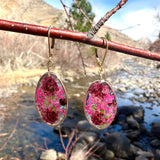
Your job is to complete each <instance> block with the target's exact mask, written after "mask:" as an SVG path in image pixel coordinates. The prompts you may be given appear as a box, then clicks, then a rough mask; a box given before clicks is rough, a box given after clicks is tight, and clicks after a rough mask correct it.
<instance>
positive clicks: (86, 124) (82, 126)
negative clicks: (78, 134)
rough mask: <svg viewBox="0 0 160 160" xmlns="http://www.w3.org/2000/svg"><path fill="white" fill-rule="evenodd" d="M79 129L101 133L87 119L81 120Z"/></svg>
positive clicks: (78, 125)
mask: <svg viewBox="0 0 160 160" xmlns="http://www.w3.org/2000/svg"><path fill="white" fill-rule="evenodd" d="M77 129H78V130H79V131H91V132H95V133H100V131H99V130H98V129H96V128H94V127H92V126H91V125H90V124H89V122H88V121H87V120H81V121H79V122H78V124H77Z"/></svg>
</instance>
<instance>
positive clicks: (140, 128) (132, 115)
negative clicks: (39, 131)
mask: <svg viewBox="0 0 160 160" xmlns="http://www.w3.org/2000/svg"><path fill="white" fill-rule="evenodd" d="M157 66H158V64H156V63H152V62H149V61H141V60H139V59H130V60H126V61H125V62H124V64H123V65H122V66H121V67H120V68H119V69H117V70H116V71H113V72H111V73H109V74H108V79H109V81H111V82H112V84H113V86H114V88H115V92H116V95H117V97H118V106H119V107H118V111H117V115H116V118H115V120H114V122H113V123H112V125H111V126H110V127H108V128H107V129H105V130H102V131H99V130H96V129H94V128H93V127H92V126H90V125H89V123H88V121H87V120H81V121H76V119H75V117H74V116H73V115H72V116H69V117H67V119H66V121H65V122H64V123H63V124H62V125H61V130H62V133H63V134H64V135H65V136H67V137H70V135H71V133H72V131H73V129H74V126H75V125H76V124H78V125H77V130H78V135H79V136H81V135H82V136H81V138H80V139H79V140H78V142H77V143H76V144H75V147H74V149H73V151H72V155H71V159H74V158H75V155H81V157H83V156H84V155H86V153H88V151H89V152H91V154H90V155H89V157H83V159H88V160H99V159H102V160H123V159H128V160H154V159H155V160H159V159H160V136H159V135H160V119H159V115H160V108H159V107H160V98H159V97H160V89H159V86H160V73H159V69H158V67H157ZM79 88H81V87H79ZM80 96H81V95H80ZM148 112H150V113H148ZM75 115H76V113H75ZM73 122H74V123H73ZM54 132H55V133H59V132H58V128H54ZM91 148H92V150H91ZM92 151H93V152H94V154H93V153H92ZM45 153H46V152H45ZM43 156H44V153H42V157H41V159H44V160H45V157H43ZM62 157H63V158H62ZM54 158H55V159H56V158H57V157H54ZM61 158H62V159H64V154H63V156H61ZM75 159H77V160H78V157H76V158H75Z"/></svg>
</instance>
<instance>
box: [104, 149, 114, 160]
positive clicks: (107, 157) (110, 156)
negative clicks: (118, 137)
mask: <svg viewBox="0 0 160 160" xmlns="http://www.w3.org/2000/svg"><path fill="white" fill-rule="evenodd" d="M114 156H115V154H114V152H112V151H111V150H108V149H107V150H105V154H104V155H103V159H105V160H112V159H113V158H114Z"/></svg>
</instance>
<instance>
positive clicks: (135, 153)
mask: <svg viewBox="0 0 160 160" xmlns="http://www.w3.org/2000/svg"><path fill="white" fill-rule="evenodd" d="M131 151H132V152H133V154H134V155H137V152H138V151H142V150H141V149H140V148H139V147H137V146H136V145H133V144H131Z"/></svg>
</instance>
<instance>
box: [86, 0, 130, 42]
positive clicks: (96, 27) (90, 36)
mask: <svg viewBox="0 0 160 160" xmlns="http://www.w3.org/2000/svg"><path fill="white" fill-rule="evenodd" d="M127 1H128V0H121V1H120V2H119V3H118V4H117V6H116V7H115V8H113V9H112V10H111V11H109V12H107V13H106V14H105V15H104V17H102V18H101V19H100V20H99V21H98V23H97V24H96V25H95V26H94V27H92V29H91V30H90V31H89V32H87V38H89V39H91V38H93V37H94V35H95V34H96V33H97V32H98V30H99V29H100V28H101V26H103V25H104V23H105V22H106V21H107V20H108V19H109V18H110V17H111V16H112V15H113V14H114V13H116V12H117V11H118V10H119V9H120V8H122V6H123V5H124V4H125V3H126V2H127Z"/></svg>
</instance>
